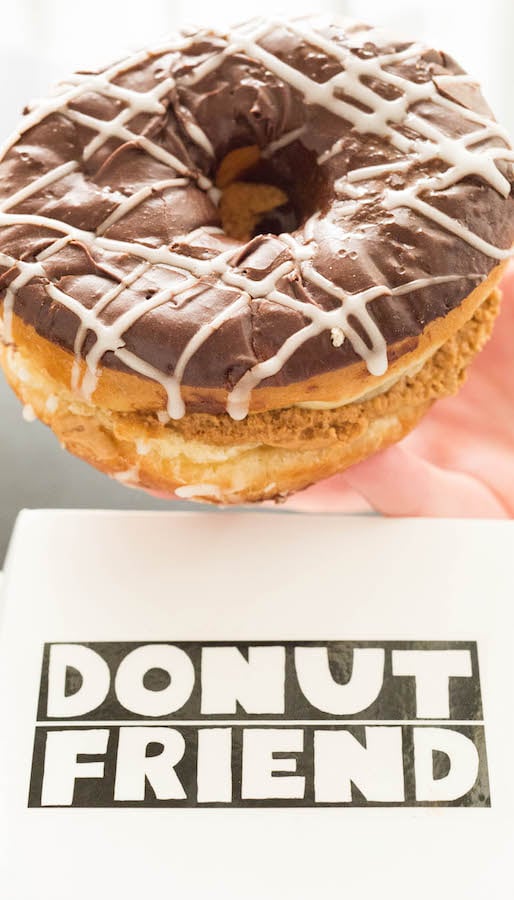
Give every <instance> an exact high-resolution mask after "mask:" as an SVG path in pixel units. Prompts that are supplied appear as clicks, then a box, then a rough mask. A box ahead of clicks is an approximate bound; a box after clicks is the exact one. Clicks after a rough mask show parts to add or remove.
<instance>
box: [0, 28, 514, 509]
mask: <svg viewBox="0 0 514 900" xmlns="http://www.w3.org/2000/svg"><path fill="white" fill-rule="evenodd" d="M513 163H514V153H513V151H512V148H511V145H510V143H509V139H508V136H507V134H506V133H505V131H504V130H503V128H502V127H501V126H500V125H499V124H497V122H496V121H495V119H494V116H493V114H492V113H491V111H490V109H489V107H488V106H487V104H486V102H485V100H484V99H483V97H482V94H481V91H480V88H479V86H478V85H477V83H476V82H475V81H474V80H473V79H472V78H471V77H469V76H468V75H467V74H466V73H465V72H464V71H463V70H462V69H461V68H460V67H459V65H458V64H457V63H456V62H455V61H454V60H453V59H452V58H451V57H450V56H448V55H447V54H445V53H442V52H439V51H436V50H433V49H430V48H429V47H427V46H425V45H424V44H421V43H418V42H413V41H410V40H406V39H404V38H401V37H396V36H394V35H391V34H389V33H386V32H384V31H382V30H380V29H376V28H373V27H371V26H368V25H363V24H360V23H357V22H354V21H349V20H346V19H343V20H340V21H338V22H334V21H330V20H327V19H326V18H324V17H319V16H310V17H298V18H294V19H290V20H289V19H266V20H263V19H259V20H253V21H251V22H246V23H244V24H242V25H239V26H236V27H234V28H233V29H231V30H227V31H223V30H220V31H213V30H203V31H202V30H184V31H183V32H181V33H179V34H177V36H176V37H173V38H171V39H169V40H167V41H166V42H165V43H162V44H161V45H158V46H154V47H152V48H150V49H145V50H143V51H141V52H139V53H137V54H135V55H133V56H131V57H129V58H126V59H123V60H121V61H119V62H116V63H114V64H113V65H111V66H109V67H108V68H104V69H101V70H99V71H87V72H84V71H82V72H79V73H77V74H75V75H73V76H72V77H70V78H69V79H68V80H67V81H65V82H64V83H62V84H60V85H59V86H58V87H57V88H56V89H55V91H54V92H53V93H52V95H51V96H50V97H48V98H47V99H44V100H40V101H37V102H36V103H34V104H33V105H31V106H29V107H27V108H26V109H25V111H24V115H23V117H22V119H21V123H20V125H19V128H18V130H17V132H16V133H15V134H14V135H13V136H12V137H11V138H10V139H9V140H8V142H7V143H6V144H5V146H4V147H3V148H2V150H1V156H0V289H1V294H0V298H1V316H2V342H1V361H2V366H3V368H4V370H5V373H6V376H7V379H8V381H9V382H10V384H11V385H12V387H13V388H14V390H15V391H16V393H17V394H18V395H19V397H20V399H21V401H22V403H23V404H24V406H25V415H26V416H27V417H29V418H31V417H34V416H37V417H38V418H39V419H41V420H42V421H43V422H45V423H46V424H47V425H49V426H50V427H51V428H52V429H53V431H54V432H55V434H56V435H57V437H58V439H59V440H60V442H61V443H62V444H63V445H64V446H65V447H66V448H67V449H68V450H69V451H71V452H72V453H74V454H76V455H77V456H79V457H81V458H82V459H84V460H87V461H88V462H90V463H91V464H92V465H93V466H96V467H97V468H98V469H100V470H102V471H103V472H106V473H107V474H109V475H111V476H113V477H115V478H117V479H118V480H119V481H121V482H122V483H125V484H127V485H130V486H133V487H141V488H144V489H146V490H148V491H151V492H154V493H158V494H160V495H165V496H175V497H176V496H178V497H182V498H187V499H197V500H203V501H206V502H211V503H219V504H231V503H246V502H254V501H261V500H271V499H275V500H280V499H282V498H284V497H285V496H287V495H288V494H290V493H291V492H294V491H297V490H300V489H302V488H304V487H306V486H307V485H309V484H312V483H313V482H316V481H318V480H320V479H322V478H326V477H328V476H331V475H333V474H335V473H337V472H340V471H342V470H344V469H345V468H346V467H347V466H349V465H352V464H354V463H356V462H358V461H360V460H362V459H364V458H366V457H368V456H369V455H370V454H372V453H375V452H376V451H377V450H379V449H381V448H383V447H386V446H387V445H389V444H391V443H393V442H395V441H398V440H399V439H401V438H402V437H403V436H404V435H405V434H407V432H408V431H409V430H410V429H412V428H413V427H414V426H415V425H416V424H417V423H418V422H419V420H420V419H421V418H422V416H423V415H424V414H425V412H426V411H427V410H428V409H429V408H430V406H431V405H432V404H433V403H434V401H436V400H437V399H438V398H441V397H444V396H447V395H450V394H454V393H455V392H456V391H457V390H458V388H459V386H460V385H461V383H462V381H463V379H464V378H465V374H466V370H467V368H468V366H469V364H470V363H471V361H472V359H473V357H474V356H475V355H476V353H477V352H478V351H479V350H480V349H481V348H482V346H483V345H484V343H485V341H486V340H487V338H488V337H489V335H490V333H491V329H492V327H493V323H494V319H495V316H496V314H497V311H498V305H499V300H500V295H499V291H498V284H499V281H500V278H501V275H502V271H503V269H504V268H505V266H506V264H507V262H508V259H509V258H510V256H511V254H512V249H511V248H512V245H513V242H514V202H513V184H514V167H513Z"/></svg>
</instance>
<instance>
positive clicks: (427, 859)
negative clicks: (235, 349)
mask: <svg viewBox="0 0 514 900" xmlns="http://www.w3.org/2000/svg"><path fill="white" fill-rule="evenodd" d="M513 554H514V524H512V523H508V522H505V523H500V522H478V521H422V520H410V521H409V520H402V521H400V520H396V521H395V520H383V519H379V518H370V517H362V518H351V517H348V518H345V517H341V516H334V515H330V516H328V515H327V516H300V515H277V514H271V513H270V514H253V513H244V512H235V513H222V514H210V513H203V512H194V513H174V512H170V513H117V512H52V511H46V512H25V513H23V514H22V515H21V517H20V519H19V520H18V524H17V526H16V530H15V535H14V538H13V541H12V545H11V550H10V553H9V558H8V563H7V570H6V578H5V582H4V591H3V606H4V609H3V616H2V626H1V632H0V702H1V709H2V726H1V741H0V859H1V868H0V884H1V885H2V896H3V897H6V900H35V898H36V897H37V898H38V900H70V898H74V900H83V898H84V900H85V898H90V897H91V896H95V897H98V898H99V900H104V898H110V897H117V898H126V900H132V898H134V900H135V898H138V900H139V898H140V897H142V896H147V897H152V896H154V897H158V896H161V895H162V894H163V892H164V893H165V895H166V896H187V897H192V898H206V897H208V898H218V897H220V898H221V897H223V900H232V898H233V900H236V898H237V900H241V898H248V900H254V898H255V900H257V898H259V900H262V898H263V897H268V898H272V900H274V898H276V900H279V898H280V900H284V898H285V900H289V898H291V900H293V898H294V900H303V898H311V897H317V896H323V894H324V893H328V892H330V894H333V895H337V896H339V895H340V894H341V893H342V892H343V891H344V892H345V893H348V895H349V896H355V897H360V898H365V900H367V898H369V900H371V898H375V897H378V896H380V897H387V898H395V900H403V898H405V900H406V898H411V897H412V896H416V898H418V900H425V898H426V900H428V898H430V900H433V897H435V896H439V897H442V898H457V900H461V898H462V900H484V898H486V897H487V898H495V897H502V898H503V897H505V896H507V894H508V893H509V890H510V889H509V887H508V885H511V884H512V863H511V859H512V848H513V841H514V824H513V817H512V810H513V807H514V779H513V778H512V759H513V751H514V726H513V721H514V716H513V713H512V690H513V687H514V678H513V668H514V663H513V660H514V654H513V646H512V642H513V637H512V636H513V634H514V614H513V603H512V597H513V590H514V570H513V567H512V558H513Z"/></svg>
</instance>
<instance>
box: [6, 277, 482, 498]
mask: <svg viewBox="0 0 514 900" xmlns="http://www.w3.org/2000/svg"><path fill="white" fill-rule="evenodd" d="M499 303H500V293H499V291H498V290H497V289H494V290H492V291H491V293H489V295H488V296H487V297H486V299H485V300H484V301H483V302H482V303H481V304H480V305H479V306H478V307H477V308H476V309H475V310H474V313H473V315H472V317H471V318H470V319H469V320H468V321H467V322H465V324H463V325H461V327H460V328H459V329H458V330H457V331H456V332H455V333H454V334H453V335H452V336H451V337H449V338H448V339H447V340H446V341H445V342H444V343H443V344H442V346H440V347H439V348H438V349H437V350H435V352H434V353H433V354H432V355H430V356H429V357H428V358H426V359H425V360H424V361H423V362H422V363H421V365H418V366H417V369H416V370H414V371H413V370H411V371H410V372H408V373H405V374H403V375H402V376H401V377H400V378H398V379H397V380H396V381H395V383H394V384H392V385H391V386H389V387H388V388H387V389H386V390H382V392H381V393H378V394H375V395H373V394H372V395H369V394H368V395H367V399H363V400H361V401H357V402H352V403H347V404H345V405H343V406H339V407H338V408H334V409H306V408H300V407H298V406H292V407H289V408H285V409H276V410H268V411H267V412H263V413H253V414H251V415H250V416H248V418H247V419H246V420H245V421H244V422H233V421H232V420H231V419H230V418H229V417H228V416H227V415H223V416H210V415H206V414H188V415H186V416H185V417H184V418H183V419H181V420H179V421H176V422H175V421H172V422H169V423H167V424H163V423H162V422H161V421H160V420H159V416H158V415H157V413H156V412H144V413H143V412H120V411H114V410H112V409H108V408H105V407H101V406H99V405H96V404H95V403H92V402H91V403H89V402H86V401H84V400H81V399H79V398H78V397H77V396H76V395H75V394H73V393H72V391H71V390H70V388H69V387H68V386H64V385H63V383H62V381H59V380H58V379H57V378H56V377H54V376H53V375H52V374H50V373H49V372H48V370H47V369H45V368H44V367H42V366H41V365H39V364H38V362H37V361H36V360H35V358H34V356H33V354H31V350H30V341H25V342H23V343H22V342H20V341H17V342H16V343H14V344H11V345H9V346H3V345H2V346H1V348H0V354H1V361H2V364H3V367H4V369H5V372H6V375H7V378H8V380H9V382H10V384H11V386H12V388H13V389H14V391H15V392H16V394H17V395H18V396H19V398H20V399H21V401H22V403H24V404H25V406H26V407H27V408H28V412H29V413H30V414H32V412H33V413H34V414H35V415H36V416H37V417H38V418H39V419H41V420H42V421H43V422H45V424H47V425H49V426H50V427H51V428H52V430H53V431H54V432H55V434H56V435H57V437H58V439H59V440H60V442H61V444H62V445H63V446H64V447H65V448H66V449H67V450H69V451H70V452H71V453H73V454H75V455H76V456H78V457H80V458H82V459H84V460H86V461H87V462H89V463H90V464H91V465H93V466H95V467H96V468H97V469H100V470H101V471H103V472H105V473H107V474H108V475H110V476H112V477H114V478H117V479H118V480H119V481H121V482H123V483H125V484H127V485H129V486H132V487H138V488H143V489H146V490H148V491H151V492H157V493H159V494H164V495H167V496H170V497H171V496H173V495H175V496H179V497H182V498H187V499H194V500H200V501H205V502H209V503H216V504H227V505H228V504H239V503H251V502H257V501H260V500H272V499H276V500H280V499H281V498H284V497H285V496H287V495H288V494H290V493H293V492H295V491H298V490H301V489H303V488H305V487H307V486H308V485H310V484H312V483H314V482H316V481H320V480H321V479H324V478H328V477H329V476H331V475H334V474H336V473H338V472H341V471H343V470H344V469H346V468H348V466H351V465H353V464H354V463H357V462H359V461H361V460H363V459H365V458H367V457H369V456H370V455H371V454H373V453H375V452H376V451H378V450H380V449H382V448H384V447H387V446H389V445H390V444H393V443H395V442H396V441H399V440H400V439H401V438H403V437H404V436H405V435H406V434H407V433H408V432H409V431H411V429H412V428H414V426H415V425H416V424H417V423H418V422H419V421H420V419H421V418H422V416H423V415H424V414H425V413H426V412H427V410H428V409H429V408H430V406H431V405H432V404H433V403H434V401H435V400H437V399H439V398H441V397H445V396H448V395H451V394H455V393H456V392H457V391H458V389H459V387H460V386H461V384H462V383H463V381H464V378H465V374H466V370H467V368H468V366H469V364H470V363H471V361H472V359H473V358H474V356H475V355H476V354H477V353H478V352H479V351H480V350H481V348H482V347H483V346H484V344H485V343H486V341H487V339H488V338H489V336H490V334H491V331H492V328H493V324H494V320H495V318H496V315H497V312H498V309H499ZM18 324H19V326H20V328H21V329H23V328H25V329H26V326H23V323H18ZM18 330H19V329H18ZM15 334H16V329H15ZM60 352H63V351H60Z"/></svg>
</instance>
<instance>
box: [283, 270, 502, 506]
mask: <svg viewBox="0 0 514 900" xmlns="http://www.w3.org/2000/svg"><path fill="white" fill-rule="evenodd" d="M502 290H503V304H502V311H501V313H500V316H499V318H498V321H497V322H496V325H495V329H494V334H493V337H492V339H491V341H490V342H489V344H488V345H487V346H486V348H485V349H484V350H483V351H482V353H481V354H480V355H479V356H478V357H477V359H476V360H475V361H474V363H473V364H472V366H471V369H470V373H469V376H468V380H467V382H466V384H465V385H464V387H463V388H462V390H461V391H460V393H459V394H458V396H457V397H449V398H448V399H446V400H441V401H439V402H437V403H436V404H435V405H434V407H433V408H432V410H431V411H430V412H429V413H428V415H427V416H426V417H425V418H424V419H423V421H422V422H421V424H420V425H419V426H418V427H417V428H416V429H415V430H414V431H413V432H412V434H410V435H409V436H408V437H407V438H405V439H404V440H403V441H401V443H399V444H396V445H395V446H394V447H391V448H390V449H388V450H383V451H382V452H381V453H377V454H376V455H375V456H373V457H371V458H370V459H367V460H365V462H362V463H359V464H358V465H356V466H353V467H352V468H350V469H348V470H347V471H346V472H344V473H343V474H342V475H336V476H335V477H334V478H329V479H328V480H327V481H324V482H321V483H320V484H317V485H313V486H312V487H311V488H308V489H307V490H306V491H303V492H302V493H300V494H297V495H296V496H293V497H291V499H290V500H288V501H287V502H286V504H285V505H286V508H289V509H298V510H305V511H307V510H308V511H311V512H336V511H341V512H361V511H364V510H370V509H373V510H376V511H377V512H380V513H383V514H385V515H390V516H439V517H460V518H462V517H480V518H514V267H511V268H510V269H509V271H508V272H507V275H506V276H505V278H504V280H503V283H502Z"/></svg>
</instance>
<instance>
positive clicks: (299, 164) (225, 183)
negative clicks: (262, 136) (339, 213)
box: [216, 145, 320, 241]
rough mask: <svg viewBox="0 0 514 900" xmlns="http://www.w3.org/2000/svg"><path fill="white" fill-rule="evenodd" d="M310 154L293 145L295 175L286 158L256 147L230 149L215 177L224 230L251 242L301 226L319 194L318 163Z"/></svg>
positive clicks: (315, 203)
mask: <svg viewBox="0 0 514 900" xmlns="http://www.w3.org/2000/svg"><path fill="white" fill-rule="evenodd" d="M298 146H299V145H298ZM309 157H310V154H309V153H308V151H305V150H303V148H300V149H295V154H294V162H295V166H294V168H295V172H294V173H293V172H292V166H291V165H287V164H286V162H285V160H282V161H280V162H279V161H278V159H277V158H268V157H266V155H265V154H263V153H261V151H260V150H259V148H258V147H257V146H251V147H239V148H237V149H235V150H232V151H231V152H230V153H228V154H227V155H226V156H225V157H224V159H223V160H222V162H221V164H220V166H219V168H218V171H217V175H216V186H217V187H218V188H219V190H220V191H221V199H220V203H219V212H220V218H221V224H222V227H223V230H224V232H225V234H227V235H228V236H229V237H231V238H235V239H236V240H240V241H248V240H250V239H251V238H252V237H255V236H256V235H258V234H283V233H284V232H287V233H292V232H294V231H296V230H297V229H298V228H300V227H301V226H302V225H303V223H304V222H305V220H306V219H307V218H308V217H309V216H310V215H312V213H313V212H314V211H315V210H316V209H317V208H318V201H319V196H320V190H319V187H320V185H319V177H318V171H317V166H316V164H315V162H314V161H313V160H312V159H310V158H309ZM297 176H300V177H297Z"/></svg>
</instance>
